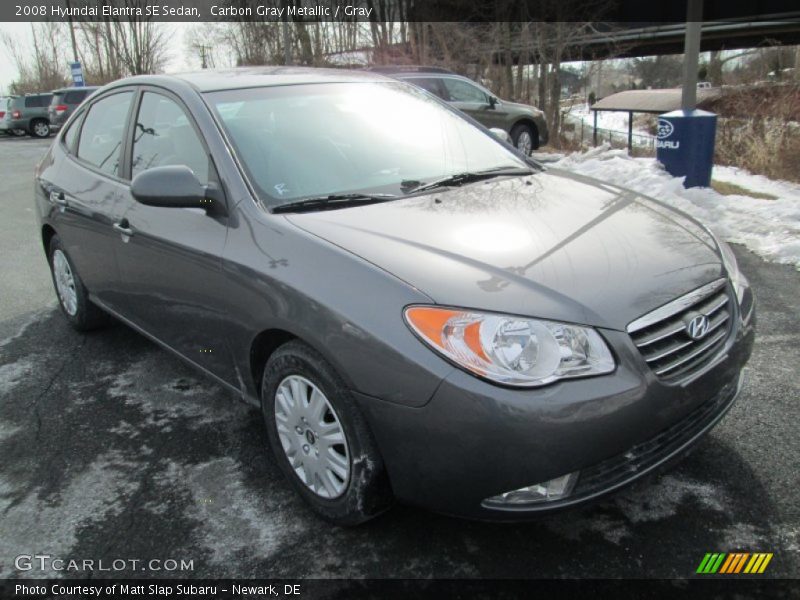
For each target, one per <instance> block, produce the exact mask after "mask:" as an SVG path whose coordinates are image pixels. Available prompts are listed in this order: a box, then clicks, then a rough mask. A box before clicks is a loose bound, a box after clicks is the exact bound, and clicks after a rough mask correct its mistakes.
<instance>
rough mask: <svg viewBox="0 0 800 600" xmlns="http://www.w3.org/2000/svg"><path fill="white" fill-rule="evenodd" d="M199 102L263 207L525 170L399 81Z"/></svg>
mask: <svg viewBox="0 0 800 600" xmlns="http://www.w3.org/2000/svg"><path fill="white" fill-rule="evenodd" d="M207 97H208V99H209V100H210V103H211V104H212V106H213V107H214V108H215V110H216V112H217V115H218V117H219V118H220V120H221V121H222V123H223V126H224V128H225V129H226V131H227V133H228V136H229V138H230V139H231V141H232V142H233V145H234V147H235V150H236V153H237V155H238V157H239V159H240V161H241V162H242V163H243V167H244V169H245V170H246V172H247V175H248V177H249V179H250V181H251V182H252V183H253V185H254V187H255V188H256V190H257V192H258V193H259V195H260V196H261V199H262V201H264V202H265V203H266V204H267V205H268V206H270V207H276V206H280V205H281V204H287V203H289V202H296V201H298V199H304V198H311V197H318V196H326V195H333V194H337V195H338V194H357V193H358V194H391V195H402V194H403V193H408V192H409V191H413V189H414V188H415V187H419V186H421V185H423V184H425V183H430V182H432V181H437V180H440V179H444V178H447V177H449V176H453V175H458V174H461V173H476V172H482V171H488V170H496V169H506V168H507V169H525V168H527V167H528V165H527V164H526V163H525V162H524V161H523V160H522V159H521V158H520V157H519V156H517V155H516V154H514V153H513V152H512V151H510V150H508V149H506V148H505V147H504V146H502V145H501V144H500V143H499V142H498V141H497V140H495V139H494V138H493V137H492V136H491V135H487V134H486V133H485V132H483V131H482V130H480V129H478V128H477V127H475V126H474V125H472V124H471V123H469V122H468V121H466V120H464V119H463V118H461V117H460V116H458V115H457V114H455V113H454V112H453V111H451V110H449V109H447V108H446V107H443V106H442V105H441V104H439V102H438V101H436V100H434V99H433V98H431V97H430V96H429V95H428V94H426V93H425V92H423V91H422V90H419V89H418V88H415V87H413V86H411V85H408V84H405V83H399V82H389V83H375V82H364V83H361V82H355V83H321V84H305V85H287V86H273V87H262V88H255V89H244V90H228V91H224V92H210V93H208V94H207Z"/></svg>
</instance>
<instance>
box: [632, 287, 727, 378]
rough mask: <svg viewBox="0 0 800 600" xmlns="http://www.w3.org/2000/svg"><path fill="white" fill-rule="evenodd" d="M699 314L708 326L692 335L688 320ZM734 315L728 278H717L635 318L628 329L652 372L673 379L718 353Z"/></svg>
mask: <svg viewBox="0 0 800 600" xmlns="http://www.w3.org/2000/svg"><path fill="white" fill-rule="evenodd" d="M698 315H705V316H706V317H707V318H708V330H707V332H706V333H705V335H704V336H702V337H701V338H699V339H693V338H691V337H690V336H689V334H688V333H687V324H688V323H689V321H691V319H692V318H693V317H696V316H698ZM732 315H733V305H732V301H731V295H730V293H729V292H728V285H727V281H726V280H725V279H718V280H716V281H713V282H711V283H709V284H707V285H704V286H703V287H701V288H699V289H697V290H694V291H693V292H689V293H688V294H686V295H685V296H681V297H680V298H677V299H676V300H673V301H672V302H669V303H668V304H665V305H664V306H662V307H660V308H657V309H656V310H654V311H652V312H650V313H648V314H646V315H644V316H643V317H640V318H639V319H636V320H635V321H633V322H632V323H631V324H630V325H628V333H629V334H630V336H631V339H633V343H634V344H635V345H636V347H637V348H638V349H639V352H641V353H642V356H643V357H644V359H645V361H646V362H647V364H648V366H649V367H650V368H651V369H652V370H653V372H654V373H655V374H656V375H657V376H658V377H659V378H660V379H664V380H669V381H674V380H677V379H682V378H684V377H687V376H690V375H691V374H692V373H694V372H695V371H697V370H698V369H700V368H702V367H703V366H704V365H705V364H707V363H708V362H709V361H710V360H711V359H713V358H714V357H715V356H716V355H717V353H718V352H719V350H720V349H721V348H722V347H723V346H724V345H725V340H726V338H727V337H728V334H729V333H730V330H731V324H732V322H733V320H732V318H731V316H732Z"/></svg>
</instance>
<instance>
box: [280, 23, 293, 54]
mask: <svg viewBox="0 0 800 600" xmlns="http://www.w3.org/2000/svg"><path fill="white" fill-rule="evenodd" d="M288 18H289V17H288V16H287V17H286V19H285V20H284V21H283V22H282V23H281V28H282V29H283V64H284V65H290V64H292V49H291V47H290V46H289V21H288Z"/></svg>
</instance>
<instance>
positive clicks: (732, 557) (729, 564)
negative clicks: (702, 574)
mask: <svg viewBox="0 0 800 600" xmlns="http://www.w3.org/2000/svg"><path fill="white" fill-rule="evenodd" d="M748 556H750V554H748V553H745V552H733V553H731V554H728V559H727V560H726V561H725V563H724V564H723V565H722V568H721V569H720V570H719V572H720V573H738V572H739V571H740V570H741V569H742V566H743V565H744V561H745V560H747V557H748Z"/></svg>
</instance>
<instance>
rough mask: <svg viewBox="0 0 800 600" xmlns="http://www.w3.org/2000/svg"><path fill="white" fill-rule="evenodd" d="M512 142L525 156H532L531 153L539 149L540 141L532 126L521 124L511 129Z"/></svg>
mask: <svg viewBox="0 0 800 600" xmlns="http://www.w3.org/2000/svg"><path fill="white" fill-rule="evenodd" d="M511 141H512V142H514V146H515V147H516V149H517V150H519V151H520V152H522V154H524V155H525V156H530V154H531V152H533V151H534V150H536V148H538V147H539V139H538V135H537V133H536V131H534V128H533V127H531V126H530V125H526V124H525V123H519V124H518V125H514V127H513V128H512V129H511Z"/></svg>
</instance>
